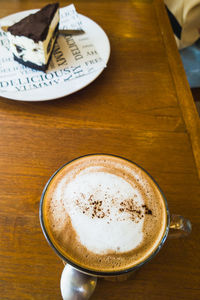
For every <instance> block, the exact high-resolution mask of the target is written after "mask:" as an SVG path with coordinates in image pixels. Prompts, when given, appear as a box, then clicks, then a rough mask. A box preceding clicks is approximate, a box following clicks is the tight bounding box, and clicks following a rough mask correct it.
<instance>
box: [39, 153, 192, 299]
mask: <svg viewBox="0 0 200 300" xmlns="http://www.w3.org/2000/svg"><path fill="white" fill-rule="evenodd" d="M98 160H99V161H101V162H102V161H104V163H108V164H110V165H111V166H112V167H113V164H114V167H115V166H118V165H119V164H121V165H123V167H124V170H126V171H125V172H123V173H120V172H119V174H123V175H120V176H124V173H126V172H129V171H127V170H129V169H131V168H132V169H134V172H136V175H137V176H143V177H145V178H146V179H147V182H148V184H149V185H152V189H154V190H155V191H156V193H157V194H156V195H159V197H160V198H159V199H161V200H159V201H160V203H161V204H162V207H164V211H165V213H164V214H163V216H164V218H166V221H165V223H164V224H165V227H163V228H164V229H162V230H163V231H162V235H161V237H160V240H159V243H158V244H157V245H156V247H155V248H154V249H153V250H152V252H151V253H150V254H149V255H148V256H147V257H145V258H144V259H143V260H141V261H140V262H139V263H137V264H133V267H128V268H127V269H123V270H116V271H115V270H114V271H105V272H104V271H103V272H102V271H101V270H98V268H97V267H95V269H90V268H86V267H85V266H84V267H83V266H81V264H76V263H74V262H73V261H71V260H70V259H69V258H68V256H65V254H64V253H63V252H62V251H60V249H59V247H58V246H57V244H56V242H55V241H54V239H53V238H52V235H51V234H50V232H49V227H48V220H47V219H48V214H47V212H46V211H47V204H46V203H48V195H49V194H51V193H52V187H53V188H54V187H55V182H56V180H57V178H59V176H63V174H65V173H64V172H65V171H66V170H67V171H68V169H70V170H72V171H73V172H74V170H75V168H77V164H79V163H80V162H81V163H85V161H86V162H87V163H88V161H89V162H90V161H91V162H92V163H93V162H94V161H95V163H96V161H98ZM81 167H82V165H81ZM60 174H61V175H60ZM138 174H139V175H138ZM94 175H95V174H94ZM73 176H74V175H73ZM137 176H136V177H137ZM92 178H93V177H92V176H90V179H91V181H92V180H93V179H92ZM124 178H126V177H124ZM124 178H123V179H124ZM137 178H138V177H137ZM59 180H61V179H60V178H59ZM137 180H138V179H137ZM84 186H87V185H84ZM115 186H116V185H115ZM136 186H137V182H136ZM81 193H82V192H81ZM82 194H83V193H82ZM145 197H148V195H145ZM49 198H51V199H52V197H49ZM101 202H102V201H101ZM124 202H125V201H124ZM124 202H121V203H124ZM94 203H95V205H96V202H95V201H94ZM121 203H120V204H121ZM120 209H121V210H122V209H124V206H123V207H122V206H121V208H120ZM142 209H143V212H144V213H147V214H148V213H149V214H150V215H151V214H152V212H151V210H150V209H148V208H147V206H146V205H141V209H140V210H142ZM140 210H139V209H135V210H134V211H135V212H137V217H138V216H139V217H141V212H140ZM119 211H120V210H119ZM126 211H127V212H129V211H130V207H129V210H128V209H127V210H126ZM132 211H133V210H132ZM135 212H134V213H135ZM83 213H85V211H83ZM144 213H143V214H144ZM39 214H40V223H41V227H42V230H43V233H44V235H45V237H46V239H47V241H48V243H49V244H50V246H51V247H52V248H53V250H54V251H55V252H56V253H57V254H58V256H60V258H61V259H62V260H63V261H64V262H65V263H67V265H66V266H65V268H64V271H63V274H62V277H61V291H62V295H63V299H64V300H68V299H72V295H75V294H73V293H78V292H77V291H78V290H79V291H80V290H82V291H84V289H83V288H82V289H78V288H77V286H76V288H74V287H75V283H76V284H77V285H81V284H82V283H84V285H83V286H84V287H86V291H85V295H87V297H85V298H84V297H82V298H81V299H89V297H90V295H91V294H92V292H93V291H94V289H95V286H96V282H97V277H103V278H104V279H105V280H109V281H114V282H116V281H124V280H127V279H128V278H132V276H134V275H135V274H136V273H135V271H137V270H138V269H139V268H141V267H142V266H143V265H144V264H145V263H147V262H148V261H149V260H151V259H152V258H153V257H154V256H155V255H156V254H157V253H158V252H159V251H160V249H161V248H162V246H163V244H164V242H165V240H166V238H167V236H168V232H169V229H170V227H171V228H172V231H173V234H172V236H173V237H180V236H185V235H188V234H189V233H190V232H191V223H190V221H189V220H187V219H185V218H184V217H182V216H177V215H172V216H171V224H170V214H169V210H168V205H167V201H166V199H165V196H164V194H163V192H162V191H161V189H160V187H159V186H158V184H157V183H156V182H155V180H154V179H153V178H152V177H151V175H150V174H148V173H147V172H146V171H145V170H144V169H143V168H142V167H140V166H138V165H137V164H136V163H133V162H131V161H129V160H127V159H125V158H122V157H119V156H115V155H110V154H90V155H86V156H83V157H79V158H77V159H75V160H73V161H71V162H69V163H67V164H65V165H64V166H62V167H61V168H60V169H59V170H58V171H56V172H55V173H54V174H53V176H52V177H51V178H50V180H49V181H48V182H47V184H46V186H45V189H44V191H43V194H42V197H41V201H40V211H39ZM142 216H143V215H142ZM93 217H94V216H93V215H92V218H93ZM139 219H140V218H139ZM139 219H138V220H139ZM138 222H140V220H139V221H138ZM144 224H145V223H144ZM83 225H84V224H83ZM69 282H70V284H69ZM73 285H74V287H73ZM70 297H71V298H70Z"/></svg>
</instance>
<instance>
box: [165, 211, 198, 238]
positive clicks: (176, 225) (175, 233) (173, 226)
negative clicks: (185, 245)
mask: <svg viewBox="0 0 200 300" xmlns="http://www.w3.org/2000/svg"><path fill="white" fill-rule="evenodd" d="M191 231H192V224H191V222H190V220H188V219H186V218H184V217H182V216H180V215H171V216H170V226H169V235H168V238H179V237H185V236H187V235H189V234H190V232H191Z"/></svg>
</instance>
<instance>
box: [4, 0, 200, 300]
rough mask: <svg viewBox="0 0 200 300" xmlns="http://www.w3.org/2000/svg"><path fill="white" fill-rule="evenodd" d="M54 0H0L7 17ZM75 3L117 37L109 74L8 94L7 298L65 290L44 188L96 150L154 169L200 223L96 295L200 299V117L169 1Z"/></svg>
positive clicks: (176, 207) (173, 202)
mask: <svg viewBox="0 0 200 300" xmlns="http://www.w3.org/2000/svg"><path fill="white" fill-rule="evenodd" d="M49 2H50V1H49ZM46 3H48V1H41V0H40V1H39V0H36V1H29V0H26V1H23V0H21V1H17V0H15V1H14V0H10V1H7V0H1V3H0V5H1V9H0V17H4V16H6V15H9V14H11V13H14V12H18V11H21V10H26V9H31V8H38V7H42V6H43V4H46ZM66 4H68V3H66V1H60V5H61V6H64V5H66ZM75 5H76V8H77V10H78V12H80V13H82V14H84V15H86V16H88V17H90V18H91V19H93V20H94V21H96V22H97V23H99V24H100V25H101V26H102V27H103V29H104V30H105V31H106V33H107V35H108V37H109V39H110V42H111V57H110V60H109V63H108V67H107V68H106V69H105V71H104V72H103V73H102V74H101V76H100V77H99V78H98V79H96V81H95V82H93V83H92V84H91V85H89V86H88V87H86V88H84V89H83V90H81V91H79V92H77V93H75V94H73V95H70V96H68V97H65V98H62V99H59V100H55V101H47V102H40V103H31V102H17V101H12V100H7V99H4V98H0V172H1V176H0V178H1V179H0V187H1V200H0V299H1V300H5V299H15V300H21V299H40V300H41V299H43V300H44V299H50V300H55V299H61V296H60V289H59V281H60V275H61V272H62V269H63V264H62V262H61V261H60V260H59V259H58V257H57V256H56V255H55V254H54V252H53V251H52V249H51V248H50V247H49V246H48V244H47V242H46V240H45V238H44V236H43V234H42V231H41V229H40V224H39V218H38V207H39V201H40V196H41V192H42V190H43V187H44V185H45V183H46V181H47V180H48V178H49V176H50V175H51V174H52V173H53V172H54V171H55V170H56V169H57V168H58V167H60V166H61V165H62V164H64V163H65V162H67V161H69V160H71V159H72V158H75V157H77V156H80V155H84V154H88V153H95V152H106V153H113V154H117V155H120V156H124V157H126V158H128V159H131V160H133V161H135V162H137V163H138V164H140V165H141V166H143V167H144V168H145V169H146V170H148V171H149V172H150V173H151V174H152V176H153V177H154V178H155V179H156V181H157V182H158V183H159V185H160V186H161V188H162V189H163V191H164V193H165V195H166V197H167V199H168V204H169V208H170V210H171V211H172V212H174V213H178V214H179V213H180V214H182V215H184V216H186V217H188V218H189V219H190V220H191V222H192V224H193V231H192V234H191V235H190V236H189V237H188V238H185V239H178V240H168V241H167V242H166V243H165V246H164V248H163V249H162V250H161V252H160V253H159V254H158V255H157V256H156V257H155V258H154V259H153V260H152V261H151V262H150V263H148V264H147V265H145V266H144V267H143V268H142V269H141V270H140V271H139V272H138V273H137V275H136V277H135V278H132V279H129V280H127V281H125V282H120V283H113V282H108V281H104V280H99V282H98V286H97V289H96V291H95V293H94V295H93V297H92V299H93V300H102V299H109V300H117V299H120V300H123V299H129V300H131V299H136V300H140V299H145V300H146V299H148V300H149V299H150V300H151V299H152V300H155V299H170V300H173V299H181V300H183V299H194V300H196V299H200V282H199V277H200V276H199V275H200V274H199V270H200V234H199V232H200V228H199V225H200V218H199V209H200V185H199V179H198V174H200V152H199V151H200V125H199V119H198V115H197V112H196V109H195V105H194V103H193V99H192V96H191V93H190V89H189V86H188V83H187V81H186V77H185V73H184V70H183V67H182V64H181V60H180V57H179V54H178V51H177V49H176V45H175V42H174V39H173V34H172V30H171V28H170V24H169V21H168V18H167V15H166V12H165V9H164V5H163V3H162V1H158V0H155V1H151V0H143V1H142V0H141V1H139V0H132V1H128V0H127V1H123V0H121V1H114V0H110V1H108V0H106V1H103V0H102V1H101V0H99V1H98V0H96V1H92V0H91V1H89V0H88V1H87V0H84V1H83V0H82V1H81V0H79V1H76V2H75Z"/></svg>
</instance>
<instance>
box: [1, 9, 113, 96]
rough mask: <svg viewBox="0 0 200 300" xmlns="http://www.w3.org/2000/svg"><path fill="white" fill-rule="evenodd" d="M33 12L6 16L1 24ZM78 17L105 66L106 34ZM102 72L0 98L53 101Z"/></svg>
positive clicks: (68, 93) (78, 88)
mask: <svg viewBox="0 0 200 300" xmlns="http://www.w3.org/2000/svg"><path fill="white" fill-rule="evenodd" d="M35 11H36V10H29V11H22V12H19V13H16V14H13V15H10V16H7V17H5V18H3V19H1V23H2V24H12V23H14V22H16V21H18V20H20V19H22V18H24V17H25V16H27V15H28V14H30V13H34V12H35ZM79 17H80V19H81V21H82V23H83V27H84V30H85V32H86V33H87V34H88V35H89V37H90V39H91V41H92V43H93V44H94V46H95V48H96V50H97V52H98V53H99V55H100V57H101V58H102V59H103V61H104V62H105V64H107V62H108V59H109V56H110V43H109V40H108V37H107V35H106V33H105V32H104V31H103V29H102V28H101V27H100V26H99V25H98V24H97V23H95V22H94V21H92V20H91V19H89V18H88V17H86V16H83V15H81V14H79ZM1 47H3V46H0V52H1ZM103 70H104V68H103V67H102V68H100V69H98V70H96V71H94V72H92V73H90V74H87V75H85V76H83V77H79V78H76V79H73V80H70V81H68V82H66V83H64V82H62V83H60V84H59V85H57V86H52V87H45V88H38V89H35V90H31V91H23V92H7V91H4V92H2V91H0V96H2V97H5V98H9V99H13V100H19V101H45V100H53V99H57V98H61V97H63V96H67V95H70V94H72V93H74V92H77V91H79V90H80V89H82V88H84V87H86V86H87V85H89V84H90V83H91V82H92V81H94V80H95V79H96V78H97V77H98V76H99V75H100V74H101V73H102V71H103Z"/></svg>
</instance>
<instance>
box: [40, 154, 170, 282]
mask: <svg viewBox="0 0 200 300" xmlns="http://www.w3.org/2000/svg"><path fill="white" fill-rule="evenodd" d="M100 155H101V156H108V157H109V156H111V157H116V158H119V159H122V160H125V161H128V162H129V163H131V164H133V165H135V166H137V167H138V168H139V169H141V170H142V171H143V172H145V174H146V175H148V177H150V179H151V180H152V181H153V183H154V184H155V186H156V188H157V189H158V191H159V192H160V194H161V196H162V199H163V202H164V205H165V208H166V215H167V220H166V221H167V222H166V228H165V231H164V233H163V236H162V238H161V240H160V243H159V244H158V246H157V248H156V249H155V250H154V251H153V252H152V253H151V254H150V255H149V256H148V257H147V258H146V259H145V260H144V261H142V262H140V263H139V264H137V265H135V266H133V267H129V268H127V269H124V270H120V271H108V272H105V271H103V272H102V271H95V270H92V269H89V268H86V267H82V266H80V265H78V264H76V263H74V262H72V261H71V260H70V259H69V258H67V257H65V256H64V255H63V254H62V253H61V252H60V251H59V250H58V249H57V248H56V246H55V245H54V244H53V242H52V240H51V238H50V236H49V234H48V232H47V229H46V227H45V223H44V217H43V203H44V197H45V194H46V191H47V189H48V186H49V184H50V183H51V181H52V180H53V178H54V177H55V176H56V175H57V174H58V173H59V172H60V171H61V170H62V169H63V168H64V167H65V166H67V165H68V164H70V163H72V162H73V161H76V160H79V159H81V158H84V157H88V156H100ZM39 219H40V225H41V228H42V231H43V234H44V236H45V238H46V240H47V242H48V244H49V245H50V247H51V248H52V249H53V250H54V251H55V252H56V254H57V255H58V256H59V257H60V258H61V259H62V260H63V261H64V262H66V263H68V264H70V265H71V266H72V267H74V268H75V269H77V270H78V271H80V272H82V273H85V274H89V275H94V276H102V277H106V276H117V275H123V274H126V273H129V272H133V271H135V270H137V269H138V268H140V267H141V266H143V265H144V264H146V263H147V262H149V261H150V260H151V259H152V258H153V257H154V256H155V255H156V254H157V253H158V252H159V251H160V249H161V248H162V246H163V244H164V242H165V241H166V238H167V236H168V233H169V226H170V212H169V208H168V204H167V200H166V197H165V195H164V193H163V191H162V190H161V188H160V186H159V185H158V183H157V182H156V181H155V179H154V178H153V177H152V176H151V175H150V174H149V173H148V172H147V171H146V170H145V169H144V168H143V167H141V166H140V165H138V164H137V163H135V162H133V161H131V160H129V159H127V158H124V157H122V156H119V155H115V154H107V153H91V154H85V155H82V156H79V157H76V158H74V159H72V160H70V161H68V162H67V163H65V164H63V165H62V166H61V167H60V168H58V169H57V170H56V171H55V172H54V173H53V174H52V175H51V177H50V178H49V180H48V181H47V183H46V185H45V187H44V189H43V192H42V196H41V199H40V205H39Z"/></svg>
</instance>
